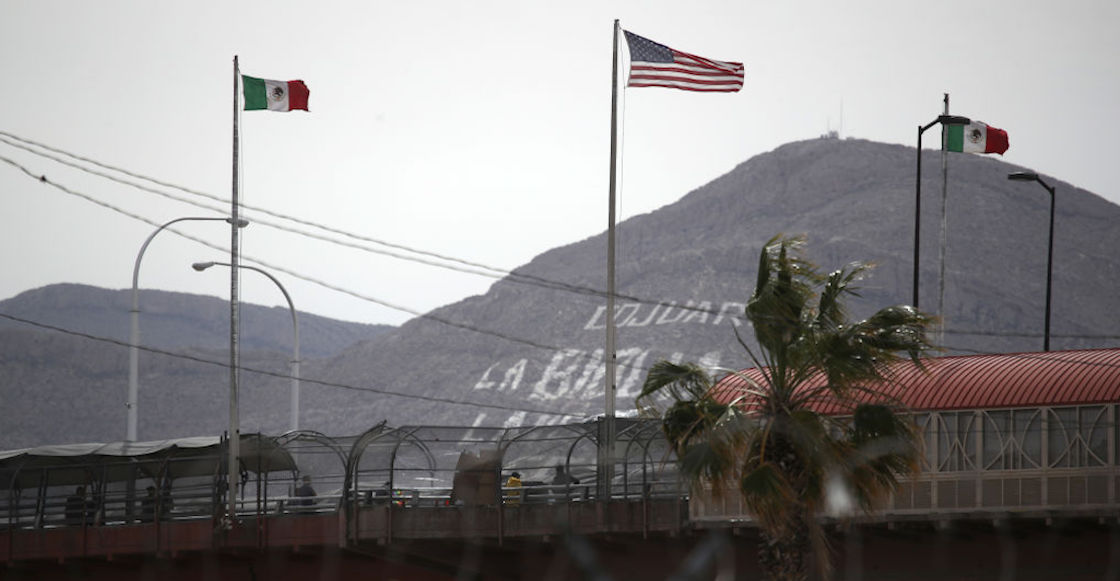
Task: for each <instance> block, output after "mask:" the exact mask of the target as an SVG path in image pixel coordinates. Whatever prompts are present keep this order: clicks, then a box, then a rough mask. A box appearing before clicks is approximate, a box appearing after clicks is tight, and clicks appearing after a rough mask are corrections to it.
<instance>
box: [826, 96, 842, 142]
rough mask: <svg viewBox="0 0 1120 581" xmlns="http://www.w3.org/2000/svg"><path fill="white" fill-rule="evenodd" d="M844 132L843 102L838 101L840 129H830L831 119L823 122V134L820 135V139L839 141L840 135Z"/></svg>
mask: <svg viewBox="0 0 1120 581" xmlns="http://www.w3.org/2000/svg"><path fill="white" fill-rule="evenodd" d="M843 131H844V100H843V99H840V127H839V128H837V129H833V128H832V117H828V118H826V120H825V132H824V134H822V135H821V139H840V133H841V132H843Z"/></svg>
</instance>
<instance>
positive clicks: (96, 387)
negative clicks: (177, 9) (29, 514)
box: [0, 139, 1120, 448]
mask: <svg viewBox="0 0 1120 581" xmlns="http://www.w3.org/2000/svg"><path fill="white" fill-rule="evenodd" d="M949 155H951V156H952V157H951V158H950V171H949V183H948V190H947V200H948V203H947V204H946V205H945V207H944V208H945V210H946V213H945V216H946V220H947V225H948V229H947V231H946V238H947V245H946V249H945V255H944V256H945V259H944V264H945V277H944V292H943V294H942V292H941V285H940V278H939V272H940V266H941V261H940V260H939V246H940V225H941V214H942V204H941V185H942V182H941V175H940V171H934V170H932V169H927V171H926V173H925V175H924V176H923V182H922V191H923V202H922V210H923V215H922V229H921V232H922V235H923V236H922V241H921V249H922V255H921V256H922V261H921V262H922V264H921V280H922V288H921V289H920V290H921V293H920V301H919V302H920V305H919V306H920V307H921V308H923V310H926V311H930V312H933V313H937V312H938V311H939V308H938V306H939V304H942V303H943V305H944V313H943V321H944V329H945V331H944V335H943V339H942V343H943V345H944V346H945V350H946V351H945V352H946V353H970V352H1008V351H1035V350H1040V349H1041V347H1042V330H1043V323H1044V318H1043V313H1044V304H1045V281H1046V251H1047V233H1048V230H1047V228H1048V219H1049V197H1048V195H1047V193H1046V191H1045V190H1043V189H1042V188H1040V187H1038V186H1037V184H1025V183H1021V182H1011V181H1009V180H1007V174H1008V173H1009V172H1012V171H1016V170H1019V169H1021V168H1017V167H1015V166H1013V165H1010V164H1007V163H1004V162H1002V161H1000V160H999V159H993V158H992V157H986V156H978V155H968V154H949ZM923 156H924V159H923V161H924V165H925V167H926V168H939V167H940V163H938V162H939V161H940V156H941V153H940V152H939V151H925V152H923ZM914 158H915V151H914V149H913V148H908V147H904V146H899V145H886V144H881V143H874V142H868V141H863V140H854V139H847V140H839V139H818V140H810V141H803V142H797V143H791V144H787V145H784V146H781V147H779V148H777V149H775V150H774V151H771V152H768V153H765V154H762V155H759V156H756V157H754V158H752V159H750V160H748V161H746V162H744V163H743V164H740V165H739V166H738V167H736V168H734V169H732V170H731V171H730V172H728V173H727V174H725V175H723V176H721V177H719V178H717V179H716V180H714V181H712V182H711V183H709V184H707V185H705V186H703V187H701V188H698V189H696V190H695V191H693V192H690V193H688V194H687V195H685V196H684V197H683V198H682V199H681V200H679V201H678V202H676V203H673V204H670V205H668V206H665V207H663V208H660V209H658V210H657V211H654V212H651V213H649V214H645V215H641V216H635V217H633V218H631V219H629V220H626V221H625V222H624V223H622V224H620V225H619V228H618V239H619V245H618V261H617V292H618V293H619V294H620V295H622V296H621V297H620V298H619V300H618V302H617V312H616V317H615V320H616V323H617V326H618V341H617V355H618V363H619V379H618V395H617V400H616V401H617V408H618V410H619V411H620V412H621V411H623V410H627V409H629V408H631V407H632V406H633V399H634V395H635V394H636V393H637V390H638V389H639V388H640V384H641V381H642V379H643V378H644V374H645V369H647V368H648V366H649V365H651V364H652V363H653V362H654V361H656V360H657V359H660V358H672V359H684V360H693V361H698V362H702V363H704V364H706V365H708V366H711V367H713V368H738V367H745V366H748V365H750V362H749V360H748V359H747V358H746V357H745V354H744V353H743V350H742V348H741V347H740V346H739V345H738V343H737V341H736V337H735V330H736V329H738V330H739V331H740V332H741V333H742V335H743V337H744V338H746V339H747V340H748V344H752V343H751V341H750V328H749V326H748V325H746V323H745V322H743V321H742V319H741V315H742V309H743V306H744V303H745V301H746V299H747V298H748V296H749V294H750V292H751V289H752V285H753V283H754V276H755V270H756V263H757V257H758V251H759V249H760V248H761V246H762V244H763V243H764V242H765V241H766V240H767V239H769V238H771V237H772V236H774V235H775V234H779V233H787V234H795V233H804V234H806V235H807V236H808V240H809V245H808V254H809V256H810V257H811V258H812V259H814V261H816V262H817V263H819V264H821V265H822V266H823V267H824V268H827V269H832V268H838V267H840V266H842V265H844V264H846V263H848V262H851V261H855V260H865V261H873V262H875V263H877V264H878V268H877V269H876V270H875V271H873V273H872V276H871V277H870V278H868V279H867V280H865V281H863V285H862V293H861V296H860V297H858V298H857V299H856V300H855V301H854V302H853V306H854V309H853V315H854V316H861V315H866V314H869V313H870V312H871V311H873V310H874V309H876V308H878V307H881V306H885V305H888V304H896V303H909V302H911V299H912V289H911V282H912V262H913V231H914ZM1047 180H1048V182H1049V183H1050V184H1051V185H1053V186H1055V187H1056V188H1057V192H1058V193H1057V214H1056V227H1055V240H1054V271H1053V281H1054V292H1053V302H1052V306H1053V314H1052V338H1051V347H1052V349H1054V350H1057V349H1071V348H1082V347H1103V346H1115V345H1117V344H1120V333H1118V332H1117V329H1118V328H1120V308H1117V307H1120V296H1117V294H1116V293H1115V292H1113V290H1112V288H1113V286H1114V285H1115V284H1116V281H1117V280H1120V278H1118V277H1120V258H1118V257H1117V256H1116V254H1115V252H1114V249H1115V248H1117V247H1120V246H1118V243H1120V231H1118V229H1117V228H1115V227H1114V226H1113V225H1114V224H1116V223H1117V221H1118V219H1120V207H1117V206H1115V205H1113V204H1111V203H1109V202H1107V201H1105V200H1104V199H1102V198H1100V197H1099V196H1096V195H1094V194H1092V193H1090V192H1087V191H1084V190H1081V189H1078V188H1076V187H1074V186H1072V185H1070V184H1067V183H1064V182H1061V181H1058V180H1056V179H1052V178H1049V177H1047ZM638 194H639V193H635V192H630V193H629V195H638ZM605 239H606V235H605V233H604V234H601V235H598V236H595V237H592V238H589V239H586V240H583V241H579V242H575V243H573V244H570V245H567V246H564V247H560V248H556V249H553V250H550V251H548V252H545V253H543V254H541V255H540V256H538V257H536V258H535V259H534V260H532V261H531V262H530V263H529V264H526V265H524V266H522V267H521V268H518V269H517V270H516V271H515V272H514V273H513V274H512V275H511V276H509V277H507V278H505V279H503V280H501V281H499V282H498V283H496V284H494V285H493V286H492V287H491V289H490V290H489V292H487V293H486V294H484V295H481V296H475V297H470V298H467V299H464V300H462V301H460V302H458V303H455V304H452V305H447V306H445V307H442V308H440V309H437V310H435V311H433V312H431V313H429V314H427V315H426V316H423V317H418V318H416V319H413V320H411V321H409V322H408V323H406V324H404V325H402V326H401V327H399V328H395V329H392V330H389V331H387V332H384V333H380V334H376V336H373V337H371V338H369V340H364V341H363V340H361V339H360V338H358V336H357V335H355V336H354V337H353V338H352V339H351V338H350V337H345V338H340V339H339V340H338V341H336V342H334V343H332V344H331V345H332V346H333V347H324V351H320V352H315V354H314V355H309V356H308V359H309V360H308V361H307V362H306V363H305V364H304V367H303V373H302V375H303V377H304V382H303V394H304V395H303V405H302V408H303V409H302V425H303V426H304V427H306V428H309V429H315V430H318V431H322V432H325V433H328V434H353V433H358V432H361V431H362V430H364V429H367V428H368V427H370V426H371V425H373V424H375V423H377V422H379V421H381V420H384V419H387V420H389V422H390V423H391V424H393V425H407V424H444V425H516V424H523V423H530V424H533V423H554V422H561V421H567V420H571V419H573V418H578V417H583V416H588V415H594V414H597V413H601V412H602V411H603V409H604V395H603V394H604V388H603V384H604V381H603V368H604V365H603V350H604V337H605V330H604V329H605V322H604V307H605V298H604V296H603V290H604V289H605V288H606V274H605V271H606V266H605V260H606V240H605ZM90 292H91V293H92V292H99V291H98V290H97V289H91V290H90ZM103 292H107V293H112V292H114V291H103ZM21 296H22V295H21ZM941 297H943V300H942V298H941ZM18 298H19V297H17V299H18ZM15 300H16V299H11V300H10V301H4V302H0V313H11V314H15V313H13V312H12V311H11V310H10V309H11V308H12V305H10V304H8V303H9V302H11V301H15ZM125 300H127V298H126V299H125ZM214 300H215V301H217V300H218V299H214ZM147 301H148V299H147V297H145V299H144V302H145V304H147ZM219 302H221V301H219ZM122 304H123V306H122V307H120V308H121V309H123V311H122V312H123V313H127V302H124V303H122ZM221 304H224V303H221ZM145 308H146V309H148V308H153V307H151V306H147V307H145ZM214 310H215V313H214V315H213V316H214V318H213V319H212V320H210V324H212V325H214V326H215V327H217V328H224V325H225V323H224V319H223V317H224V316H226V313H227V311H224V310H223V309H222V308H221V307H219V306H215V307H214ZM192 312H202V311H192ZM243 312H244V311H243ZM27 313H28V314H27V318H33V317H32V314H31V312H30V311H27ZM54 315H55V314H53V313H50V312H47V311H46V310H43V311H38V312H37V313H36V314H35V315H34V316H35V317H44V318H46V317H49V316H54ZM58 316H59V317H61V318H59V319H51V320H60V321H71V320H74V319H80V318H81V317H80V316H79V315H78V314H77V313H72V314H71V315H69V316H62V315H58ZM244 316H246V317H247V316H248V314H247V313H245V315H244ZM285 316H286V315H285ZM112 317H116V319H113V320H114V323H113V324H115V325H127V317H124V316H123V315H122V314H120V313H117V314H116V315H112V316H110V315H109V314H108V313H106V314H105V315H104V318H105V322H104V325H105V326H102V327H99V329H100V330H99V331H98V332H99V333H111V332H112V331H111V330H110V329H109V327H108V324H109V323H108V321H109V319H111V318H112ZM145 317H146V318H145V323H144V326H145V331H144V333H145V338H146V340H148V339H151V340H153V341H154V340H156V337H159V336H161V331H159V330H158V327H159V326H158V325H156V324H152V323H149V322H148V318H147V317H148V315H147V314H146V315H145ZM96 318H97V317H92V316H91V317H90V319H89V320H93V319H96ZM36 320H39V319H36ZM208 320H209V319H208ZM122 321H123V323H122ZM90 324H91V325H92V324H93V323H90ZM280 324H282V323H277V325H280ZM59 326H67V325H63V324H61V323H60V324H59ZM201 326H202V323H201V321H200V322H199V325H196V327H199V328H201ZM249 327H250V326H249V325H248V324H246V325H245V328H249ZM68 328H69V327H68ZM149 328H150V329H151V330H149ZM174 328H175V327H174V324H173V322H172V321H170V320H168V327H167V328H166V336H167V338H168V339H167V340H168V341H170V340H171V339H173V338H177V337H180V338H183V342H182V343H180V344H176V345H173V346H174V347H175V349H176V350H179V351H183V350H185V351H186V352H188V353H191V354H196V355H199V357H197V358H198V359H211V360H218V361H220V360H221V359H222V351H221V349H222V345H221V344H219V345H213V344H210V343H206V342H204V341H202V339H200V338H197V337H192V336H189V335H187V334H184V333H178V332H176V331H175V330H174ZM124 330H127V328H126V327H125V328H124ZM90 332H91V334H95V333H93V331H90ZM44 333H46V332H44V331H36V330H28V329H26V328H22V327H21V328H10V329H7V330H3V328H2V327H0V354H2V355H0V388H2V389H0V418H2V421H3V425H4V426H5V429H4V430H3V432H4V433H3V435H2V438H3V441H0V448H2V447H12V446H13V445H30V444H34V443H49V442H58V441H84V440H89V439H116V438H119V436H117V435H116V434H118V433H120V432H123V408H122V407H121V406H120V403H121V398H122V397H123V395H124V392H123V391H122V390H121V383H120V377H121V373H122V370H124V369H126V365H127V349H120V348H119V347H115V346H111V345H109V346H91V345H89V344H88V343H89V342H88V341H83V340H82V339H80V338H77V337H72V336H58V335H57V334H54V335H51V336H49V337H48V336H45V335H44ZM20 334H22V335H20ZM301 334H302V328H301ZM270 336H271V337H284V336H285V335H284V334H283V332H282V331H277V332H276V333H272V334H270ZM263 340H264V339H263V338H262V341H263ZM280 341H281V343H282V342H283V340H282V339H281V340H280ZM344 344H345V345H344ZM168 345H169V346H170V345H171V343H168ZM286 348H287V347H286V345H285V344H279V345H276V344H268V343H267V342H262V343H259V344H253V346H252V347H249V346H247V347H246V353H247V354H246V355H245V356H244V361H243V365H244V366H245V367H247V368H250V369H246V370H245V371H243V373H242V378H243V379H242V385H243V388H244V392H243V396H242V407H241V409H242V414H241V422H242V428H243V430H246V431H250V430H255V429H259V430H263V431H266V432H271V433H279V432H282V431H284V426H285V425H286V422H287V400H286V393H287V391H286V390H287V385H288V380H287V378H286V377H285V376H284V373H285V370H286V367H285V365H286V358H285V357H284V356H283V353H284V352H285V350H286ZM332 348H333V349H334V350H333V351H332ZM102 349H103V350H105V354H104V355H102V356H100V357H93V356H92V355H91V354H86V355H82V356H77V355H71V354H73V353H81V352H83V351H87V350H89V351H92V350H102ZM28 350H30V351H31V353H33V354H27V351H28ZM305 353H308V354H310V353H312V352H311V351H309V350H305ZM72 359H73V360H72ZM95 359H96V360H95ZM77 361H82V362H84V363H83V364H81V365H79V364H78V363H77ZM143 361H144V362H145V363H144V368H143V376H144V378H143V382H142V385H143V386H151V387H144V388H143V390H142V392H141V401H140V405H141V409H142V410H145V411H144V412H143V413H142V414H141V428H140V432H141V438H143V439H154V438H165V437H172V436H182V435H196V434H217V433H220V432H221V431H222V430H223V429H224V426H225V425H226V422H227V413H226V407H225V406H226V402H227V399H226V398H227V397H228V396H227V390H228V383H229V381H228V371H226V370H225V369H223V368H221V367H220V366H215V365H214V364H209V363H205V362H199V361H193V360H190V359H179V358H171V357H169V356H157V355H151V356H148V355H145V357H144V358H143ZM108 376H113V377H114V378H115V383H114V384H113V385H112V388H111V389H110V388H109V387H108V386H109V384H110V383H111V382H109V380H108V379H103V378H107V377H108ZM25 398H29V399H36V400H37V401H42V402H50V403H49V407H45V408H43V409H39V408H35V407H25V406H24V405H23V404H22V403H20V404H18V405H14V402H17V401H20V402H22V401H23V400H24V399H25ZM50 407H53V408H54V409H59V408H65V409H67V410H68V412H67V414H68V415H67V416H66V417H67V418H73V417H78V418H81V420H80V422H77V421H74V420H68V421H67V423H66V424H65V425H64V426H59V425H57V424H55V423H54V422H52V420H51V419H50V418H51V416H50V414H49V412H48V411H45V410H47V409H50ZM69 414H76V415H69ZM79 424H80V425H83V426H84V425H86V424H88V425H90V426H94V427H91V428H89V429H84V428H81V429H79V428H76V427H75V426H77V425H79ZM106 426H108V427H106ZM106 434H108V435H106ZM64 436H65V437H64Z"/></svg>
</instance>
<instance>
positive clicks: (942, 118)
mask: <svg viewBox="0 0 1120 581" xmlns="http://www.w3.org/2000/svg"><path fill="white" fill-rule="evenodd" d="M945 107H946V109H948V105H946V106H945ZM938 123H940V124H942V125H968V124H969V123H972V120H971V119H969V118H968V117H961V116H959V115H938V116H937V119H934V120H933V121H930V122H929V123H927V124H925V125H919V126H918V171H917V176H918V177H917V180H916V185H915V186H914V307H915V308H917V306H918V277H919V275H918V272H919V271H920V270H921V268H920V265H921V262H920V258H921V232H922V134H923V133H925V132H926V130H927V129H929V128H930V127H933V126H934V125H937V124H938Z"/></svg>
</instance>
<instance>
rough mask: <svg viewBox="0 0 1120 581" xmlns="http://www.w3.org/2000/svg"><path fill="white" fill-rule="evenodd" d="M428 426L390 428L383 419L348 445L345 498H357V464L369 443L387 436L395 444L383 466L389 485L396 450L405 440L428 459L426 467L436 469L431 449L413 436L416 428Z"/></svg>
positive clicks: (391, 482)
mask: <svg viewBox="0 0 1120 581" xmlns="http://www.w3.org/2000/svg"><path fill="white" fill-rule="evenodd" d="M425 427H428V426H404V427H400V428H390V427H388V425H387V423H386V422H385V421H382V422H381V423H379V424H377V425H375V426H373V427H372V428H370V429H368V430H366V431H365V432H363V433H362V435H360V436H358V439H357V440H355V441H354V444H353V445H352V446H351V447H350V454H349V455H348V457H347V459H346V481H345V483H344V488H345V490H346V491H347V493H348V494H346V495H344V497H345V498H347V499H349V498H351V497H352V498H357V493H358V491H357V481H358V465H359V463H360V462H361V459H362V456H364V455H365V451H366V449H367V448H369V446H370V444H372V443H374V442H376V441H378V440H380V439H382V438H387V437H396V446H394V447H393V450H392V452H391V453H390V455H389V465H388V466H386V467H385V469H386V470H388V471H389V486H390V487H392V485H393V472H394V469H395V464H396V459H397V452H398V451H399V450H400V447H401V444H403V443H404V442H405V441H411V442H412V443H413V445H415V446H416V447H417V449H419V450H420V451H421V452H422V453H423V455H424V457H425V458H426V459H427V460H428V469H429V470H431V471H433V472H434V471H435V470H436V459H435V457H434V456H432V452H431V449H430V448H428V446H427V444H425V443H424V441H423V440H421V439H420V438H417V437H416V436H415V434H416V432H417V431H418V430H421V429H423V428H425Z"/></svg>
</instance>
